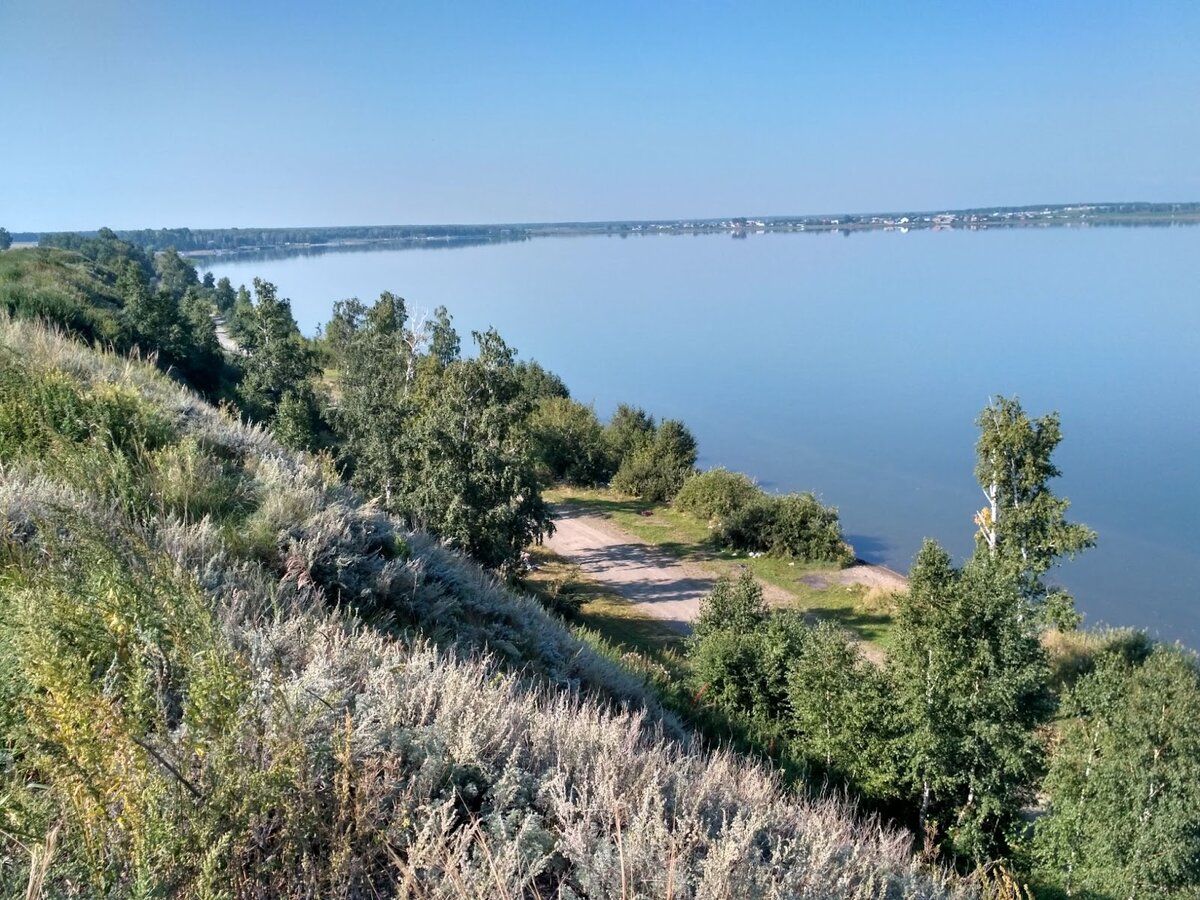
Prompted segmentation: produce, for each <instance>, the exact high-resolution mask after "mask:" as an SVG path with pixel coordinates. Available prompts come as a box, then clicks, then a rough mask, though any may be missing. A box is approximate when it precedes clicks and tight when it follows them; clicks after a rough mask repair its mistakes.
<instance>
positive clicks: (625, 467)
mask: <svg viewBox="0 0 1200 900" xmlns="http://www.w3.org/2000/svg"><path fill="white" fill-rule="evenodd" d="M695 469H696V439H695V438H694V437H693V436H692V433H691V432H690V431H688V429H687V427H686V426H685V425H684V424H683V423H682V422H679V421H676V420H674V419H666V420H664V421H663V422H662V424H661V425H659V426H658V428H657V429H656V430H655V432H654V436H653V438H652V439H651V440H649V441H648V442H646V443H643V444H642V445H641V446H639V447H637V449H635V450H634V451H633V452H632V453H631V454H630V455H629V456H627V457H625V458H624V460H623V461H622V462H621V465H620V467H619V468H618V469H617V473H616V474H615V475H614V476H613V480H612V484H613V487H615V488H616V489H617V490H619V491H624V492H625V493H627V494H633V495H634V496H636V497H641V498H642V499H643V500H650V501H653V502H661V501H664V500H671V499H672V498H674V496H675V495H676V494H677V493H679V489H680V488H681V487H683V483H684V481H686V480H687V478H688V477H689V476H691V475H692V474H693V473H694V472H695Z"/></svg>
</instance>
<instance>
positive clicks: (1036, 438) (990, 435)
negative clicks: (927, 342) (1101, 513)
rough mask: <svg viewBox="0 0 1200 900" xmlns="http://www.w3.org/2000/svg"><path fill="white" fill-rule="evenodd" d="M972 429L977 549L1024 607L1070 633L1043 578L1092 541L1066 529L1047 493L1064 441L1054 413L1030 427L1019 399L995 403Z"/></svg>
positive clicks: (1062, 606) (1061, 509) (1058, 595)
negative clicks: (978, 498) (993, 561)
mask: <svg viewBox="0 0 1200 900" xmlns="http://www.w3.org/2000/svg"><path fill="white" fill-rule="evenodd" d="M976 424H977V425H978V426H979V428H980V435H979V442H978V444H977V445H976V453H977V462H976V466H975V476H976V478H977V479H978V480H979V486H980V488H981V490H982V491H983V496H984V498H985V500H986V501H987V505H986V506H984V507H983V509H981V510H980V511H979V513H978V514H977V515H976V517H975V523H976V525H977V526H978V528H979V531H978V540H979V543H980V545H981V546H983V547H985V548H986V549H987V551H988V553H989V554H991V555H992V556H994V557H996V558H998V559H1002V560H1004V561H1005V563H1006V565H1008V566H1009V567H1010V568H1011V569H1012V571H1013V572H1014V573H1015V575H1016V577H1017V579H1018V581H1019V582H1020V585H1021V589H1022V594H1023V596H1024V598H1025V599H1026V600H1027V601H1028V602H1030V603H1032V604H1034V605H1036V606H1038V607H1039V608H1043V609H1044V610H1045V612H1046V615H1047V617H1048V618H1049V619H1050V620H1051V621H1052V622H1054V624H1058V625H1074V624H1076V623H1077V622H1078V616H1076V615H1075V613H1074V610H1073V603H1072V601H1071V599H1070V597H1069V596H1068V595H1067V594H1065V593H1064V592H1062V591H1061V590H1057V589H1055V590H1050V589H1048V588H1047V587H1046V585H1045V584H1044V583H1043V581H1042V576H1043V575H1045V574H1046V572H1047V571H1049V570H1050V568H1051V567H1052V566H1054V565H1055V563H1056V562H1057V561H1058V560H1059V559H1061V558H1062V557H1064V556H1066V557H1074V556H1075V554H1077V553H1079V552H1081V551H1083V550H1086V549H1087V548H1089V547H1092V546H1094V545H1095V543H1096V533H1095V532H1094V531H1092V530H1091V529H1090V528H1088V527H1087V526H1086V525H1080V524H1077V523H1073V522H1068V521H1067V518H1066V513H1067V509H1068V507H1069V506H1070V502H1069V501H1068V500H1067V499H1066V498H1065V497H1059V496H1057V495H1056V494H1055V493H1054V492H1053V491H1052V490H1051V489H1050V486H1049V484H1050V481H1051V480H1052V479H1054V478H1057V477H1058V476H1059V475H1061V474H1062V473H1061V472H1060V471H1059V470H1058V467H1057V466H1055V465H1054V462H1053V460H1052V459H1051V457H1052V456H1053V454H1054V451H1055V449H1056V448H1057V447H1058V445H1059V443H1060V442H1061V441H1062V429H1061V427H1060V424H1059V417H1058V413H1049V414H1047V415H1045V416H1041V417H1040V418H1037V419H1031V418H1029V416H1028V415H1027V414H1026V413H1025V411H1024V409H1022V407H1021V403H1020V401H1019V400H1018V399H1017V398H1015V397H1013V398H1012V399H1009V398H1007V397H995V398H993V399H992V401H991V402H990V403H989V404H988V405H987V406H986V407H985V408H984V410H983V411H982V412H981V413H980V414H979V418H978V420H977V422H976Z"/></svg>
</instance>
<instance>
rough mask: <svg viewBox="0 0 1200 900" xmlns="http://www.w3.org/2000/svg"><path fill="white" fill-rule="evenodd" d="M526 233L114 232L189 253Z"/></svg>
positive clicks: (54, 241) (64, 240)
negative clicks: (291, 245) (341, 242)
mask: <svg viewBox="0 0 1200 900" xmlns="http://www.w3.org/2000/svg"><path fill="white" fill-rule="evenodd" d="M105 230H107V229H105ZM524 233H525V230H524V229H522V228H520V227H519V226H510V225H387V226H383V225H363V226H338V227H327V228H142V229H138V230H134V231H119V232H115V236H116V237H118V238H120V239H121V240H123V241H128V242H129V243H131V244H135V245H136V246H138V247H141V248H142V249H143V250H147V251H150V252H152V253H153V252H157V251H160V250H166V249H168V248H173V249H175V250H178V251H181V252H185V253H187V252H195V251H216V250H225V251H229V250H243V249H251V248H267V247H281V246H285V245H289V244H295V245H304V244H326V243H333V242H337V241H390V240H411V239H415V238H434V239H437V238H442V239H450V240H454V239H468V238H475V239H500V238H504V239H512V238H513V237H515V236H519V235H522V234H524ZM89 237H90V236H84V235H80V234H78V233H75V232H47V233H45V234H42V235H41V236H40V239H39V245H40V246H42V247H61V248H64V249H68V250H73V249H76V245H77V244H78V243H79V242H80V241H84V240H87V239H89Z"/></svg>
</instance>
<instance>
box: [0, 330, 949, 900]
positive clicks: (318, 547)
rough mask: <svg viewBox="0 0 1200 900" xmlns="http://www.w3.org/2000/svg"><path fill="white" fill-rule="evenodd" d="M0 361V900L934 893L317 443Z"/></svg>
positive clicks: (132, 366) (63, 371) (110, 369)
mask: <svg viewBox="0 0 1200 900" xmlns="http://www.w3.org/2000/svg"><path fill="white" fill-rule="evenodd" d="M0 373H2V374H3V375H4V376H5V379H6V380H5V383H6V384H8V385H9V388H10V389H9V390H8V391H7V392H0V396H2V397H3V402H4V403H6V404H9V405H10V406H12V407H13V409H14V410H15V415H14V416H13V417H12V418H11V421H30V422H31V424H30V425H29V427H28V428H25V427H23V428H22V429H21V433H20V435H19V436H17V437H14V438H13V439H12V440H10V441H9V443H8V444H7V445H6V446H7V449H6V450H5V451H4V453H5V454H6V455H5V458H4V460H3V462H4V465H5V469H4V477H3V479H0V555H2V560H0V561H2V562H3V565H2V566H0V894H3V895H5V896H8V895H9V894H10V893H21V892H23V891H25V890H26V889H27V888H29V887H30V886H32V887H33V888H36V887H38V886H39V884H42V883H44V887H45V891H46V893H47V894H48V895H57V894H59V893H65V892H67V891H68V889H69V886H70V885H71V884H75V885H78V886H81V890H82V891H83V892H84V893H93V894H99V893H104V894H106V895H109V896H132V895H142V894H145V893H147V892H153V891H159V892H164V893H170V894H172V895H179V896H313V897H315V896H335V895H336V896H376V895H384V896H387V895H420V896H430V897H477V896H483V895H487V896H512V897H516V896H536V895H540V896H564V897H569V896H587V897H609V896H630V897H632V896H654V897H693V896H710V897H720V896H739V895H752V894H753V895H755V896H762V897H841V896H848V895H850V894H854V895H855V896H863V897H870V896H896V897H899V896H913V897H920V896H938V895H941V894H942V893H943V892H944V888H942V887H939V886H937V884H935V883H934V882H933V881H931V880H930V878H929V876H926V875H921V874H919V873H917V872H915V871H914V870H913V869H912V868H911V864H910V861H909V857H908V849H907V848H908V838H907V837H906V836H904V835H899V834H894V833H890V832H887V831H881V830H880V829H879V828H878V826H876V825H873V824H871V823H869V822H864V823H858V822H856V821H855V819H854V817H853V816H852V814H850V812H849V811H848V810H846V809H844V808H842V807H840V806H839V805H838V804H837V803H836V802H832V801H829V802H826V801H818V802H807V801H801V800H798V799H795V798H787V797H785V796H783V795H782V793H781V791H780V787H779V784H778V780H777V779H776V778H775V777H774V776H772V775H771V774H769V773H768V772H766V771H764V770H763V769H761V768H760V767H758V766H756V765H754V764H750V763H747V762H745V761H743V760H739V759H738V758H736V757H734V756H730V755H727V754H718V755H712V754H707V753H703V752H701V751H700V750H699V749H698V748H697V747H696V746H695V745H694V744H693V743H691V742H689V741H687V740H683V741H682V742H680V741H679V740H677V739H674V738H671V737H664V736H663V734H664V729H665V730H666V733H667V734H670V733H672V732H676V731H677V730H678V726H677V725H675V724H674V723H673V721H672V719H671V718H670V717H669V716H665V715H664V714H662V713H661V712H660V711H659V709H658V705H657V703H656V702H655V700H654V698H653V696H652V695H650V694H647V692H646V691H645V689H644V686H643V685H644V677H643V673H637V672H630V671H627V670H625V669H623V668H621V667H620V666H617V665H614V664H612V663H611V662H609V661H607V660H606V659H604V658H603V657H602V656H600V655H599V654H597V653H596V652H594V651H593V650H591V649H590V648H589V646H588V645H587V644H586V643H585V642H582V641H580V640H578V639H577V638H575V637H573V636H572V635H571V634H570V633H569V632H568V631H567V630H566V629H564V628H563V626H562V625H561V624H560V623H559V622H558V621H557V620H556V619H555V618H553V617H552V616H549V615H548V614H546V613H545V612H543V611H542V610H541V608H540V607H539V606H538V605H537V604H536V603H534V602H532V601H529V600H525V599H522V598H520V597H517V596H515V595H513V594H511V593H509V592H508V591H506V590H504V589H503V588H502V587H501V586H499V585H497V584H495V583H494V582H493V581H492V580H491V579H490V578H488V577H487V576H486V575H485V574H484V573H482V572H480V571H479V570H478V569H477V568H476V567H474V566H473V565H471V564H470V563H468V562H466V561H464V560H462V559H460V558H458V557H456V556H455V555H453V554H451V553H449V552H447V551H445V550H444V549H443V548H441V547H440V546H439V545H437V544H436V542H434V541H433V540H431V539H430V538H428V537H427V536H425V535H422V534H417V533H410V532H407V531H405V530H404V529H403V528H401V527H400V526H399V524H398V523H396V522H394V521H392V520H390V519H388V518H387V517H386V516H384V515H382V514H381V513H379V512H378V511H377V510H375V509H373V508H371V507H369V506H366V505H364V504H362V503H361V502H360V501H359V500H358V499H357V498H355V497H354V496H353V495H352V494H351V493H349V492H348V491H347V490H346V489H345V488H343V487H342V486H341V485H339V484H338V483H337V482H336V479H335V478H334V477H333V476H332V474H331V472H330V470H329V468H328V467H327V466H323V465H322V464H321V463H320V461H319V460H313V459H311V458H307V457H301V456H297V455H295V454H291V453H289V452H286V451H284V450H282V449H281V448H280V447H279V446H277V445H276V444H275V443H274V442H273V441H272V440H271V438H270V437H269V435H267V434H265V433H264V432H262V431H260V430H257V429H254V428H249V427H246V426H244V425H241V424H239V423H237V422H235V421H232V420H230V419H229V418H227V417H226V416H224V415H223V414H221V413H219V412H218V411H216V410H215V409H213V408H212V407H209V406H207V405H206V404H204V403H203V402H201V401H200V400H199V399H197V398H196V397H195V396H194V395H192V394H190V393H188V392H186V391H184V390H183V389H181V388H180V387H179V386H178V385H176V384H174V383H172V382H170V381H169V380H168V379H166V378H165V377H164V376H162V375H161V374H159V373H158V372H156V371H154V370H153V369H151V368H149V367H147V366H144V365H141V364H136V363H129V362H128V361H126V360H124V359H121V358H119V357H114V356H105V355H100V354H97V353H94V352H92V351H89V350H85V349H83V348H82V347H80V346H79V345H76V344H73V343H71V342H69V341H65V340H63V339H61V338H59V337H56V336H54V335H52V334H48V333H47V332H45V331H44V330H43V329H41V328H39V327H37V326H33V325H30V324H23V323H14V322H11V321H7V320H3V319H0ZM47 392H50V393H47ZM50 395H53V396H54V397H57V398H58V399H59V400H60V401H61V402H59V403H56V404H55V405H54V406H53V409H52V410H51V409H49V407H48V406H47V404H43V403H38V402H34V403H33V404H32V405H27V406H22V405H21V404H22V402H24V401H23V400H22V398H25V399H26V400H27V399H28V398H30V397H33V398H38V397H43V396H50ZM63 410H66V411H67V412H69V413H70V415H65V414H62V415H60V413H62V411H63ZM12 434H13V435H16V434H17V432H16V430H15V427H14V430H12ZM122 435H125V436H129V435H133V436H135V437H136V439H134V438H127V437H121V436H122Z"/></svg>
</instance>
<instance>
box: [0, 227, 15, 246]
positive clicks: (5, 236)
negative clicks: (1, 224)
mask: <svg viewBox="0 0 1200 900" xmlns="http://www.w3.org/2000/svg"><path fill="white" fill-rule="evenodd" d="M12 242H13V241H12V235H11V234H9V233H8V229H7V228H0V250H7V249H8V248H9V247H11V246H12Z"/></svg>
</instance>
